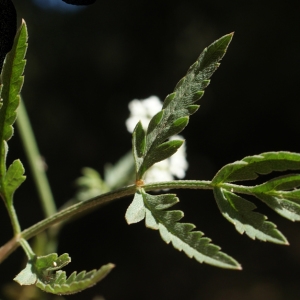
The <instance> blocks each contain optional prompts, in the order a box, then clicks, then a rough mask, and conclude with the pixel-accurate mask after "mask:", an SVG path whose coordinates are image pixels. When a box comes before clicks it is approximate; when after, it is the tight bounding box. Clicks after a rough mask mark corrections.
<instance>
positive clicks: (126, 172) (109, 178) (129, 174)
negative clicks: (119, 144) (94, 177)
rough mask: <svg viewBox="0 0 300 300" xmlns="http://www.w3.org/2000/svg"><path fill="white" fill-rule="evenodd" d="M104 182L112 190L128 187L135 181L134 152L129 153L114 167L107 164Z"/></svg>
mask: <svg viewBox="0 0 300 300" xmlns="http://www.w3.org/2000/svg"><path fill="white" fill-rule="evenodd" d="M104 179H105V180H104V181H105V184H106V185H108V186H109V188H110V190H113V189H117V188H120V187H122V186H125V185H128V184H130V183H132V182H134V180H135V165H134V159H133V156H132V151H129V152H127V153H126V154H125V155H124V156H122V157H121V158H120V159H119V160H118V161H117V162H116V163H115V164H114V165H111V164H106V165H105V168H104Z"/></svg>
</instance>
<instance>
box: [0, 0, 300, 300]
mask: <svg viewBox="0 0 300 300" xmlns="http://www.w3.org/2000/svg"><path fill="white" fill-rule="evenodd" d="M42 1H43V2H42ZM42 1H38V0H14V1H13V2H14V4H15V6H16V9H17V12H18V21H19V23H20V20H21V18H24V19H25V20H26V23H27V26H28V30H29V48H28V52H27V67H26V70H25V85H24V88H23V97H24V100H25V102H26V105H27V109H28V113H29V115H30V117H31V120H32V125H33V127H34V130H35V134H36V137H37V140H38V143H39V148H40V151H41V153H42V155H43V156H44V158H45V161H46V163H47V165H48V177H49V180H50V183H51V185H52V189H53V193H54V196H55V199H56V201H57V203H58V206H60V205H62V204H63V203H65V202H66V201H67V200H68V199H70V198H72V197H73V195H74V193H75V191H76V189H75V185H74V181H75V179H76V178H78V177H79V176H80V174H81V173H80V172H81V169H82V167H84V166H89V167H93V168H95V169H97V170H98V171H99V172H101V173H103V167H104V165H105V164H106V163H107V162H110V163H115V162H116V161H117V160H118V159H119V158H120V157H121V156H122V155H124V154H125V153H126V152H127V151H128V150H129V149H130V146H131V136H130V134H129V133H128V132H127V130H126V127H125V120H126V118H127V117H128V115H129V111H128V107H127V106H128V102H129V101H131V100H132V99H134V98H138V99H143V98H147V97H149V96H151V95H157V96H158V97H160V98H161V99H162V100H163V99H164V97H165V96H166V95H167V94H168V93H170V92H172V91H173V89H174V86H175V84H176V83H177V82H178V80H179V79H180V78H181V77H183V76H184V75H185V73H186V71H187V69H188V67H189V66H190V65H191V64H192V63H193V62H194V61H195V60H196V59H197V57H198V55H199V54H200V53H201V51H202V50H203V48H204V47H206V46H208V45H209V44H210V43H212V42H213V41H214V40H216V39H217V38H219V37H221V36H222V35H224V34H226V33H229V32H232V31H234V32H235V35H234V39H233V41H232V43H231V45H230V47H229V51H228V53H227V54H226V56H225V58H224V59H223V61H222V64H221V66H220V68H219V70H218V71H217V72H216V73H215V74H214V76H213V77H212V82H211V84H210V86H209V87H208V88H207V90H206V94H205V96H204V97H203V98H202V99H201V103H200V104H201V108H200V110H199V111H198V112H197V113H196V114H195V115H194V116H192V117H191V119H190V123H189V126H188V127H187V128H186V129H185V131H184V132H183V135H184V137H185V138H186V140H187V141H186V145H187V155H188V161H189V164H190V167H189V170H188V172H187V177H186V179H204V180H210V179H211V178H212V177H213V176H214V174H215V173H216V172H217V171H218V169H220V168H221V167H222V166H223V165H224V164H226V163H230V162H233V161H235V160H239V159H242V158H243V157H244V156H247V155H254V154H259V153H261V152H265V151H279V150H288V151H295V152H300V143H299V133H300V118H299V110H300V101H299V96H298V94H299V82H298V81H299V69H300V57H299V54H298V53H299V49H300V40H299V34H300V26H299V13H300V2H299V1H295V0H294V1H287V2H285V3H284V1H225V2H224V1H220V0H215V1H195V0H185V1H179V0H173V1H169V0H165V1H157V0H151V1H148V0H144V1H135V0H128V1H121V0H114V1H100V0H98V1H96V3H95V4H94V5H92V6H90V7H86V8H78V7H73V6H69V7H68V8H67V7H66V6H61V2H62V1H60V0H56V1H54V0H52V1H46V0H42ZM297 82H298V83H297ZM9 147H10V152H9V160H13V159H15V158H18V157H20V158H21V160H22V161H23V163H24V165H25V168H26V170H27V172H26V173H27V180H26V182H25V183H24V184H23V185H22V187H21V188H20V189H19V190H18V192H17V193H16V195H15V203H16V209H17V212H18V213H19V215H20V221H21V225H22V228H24V229H25V228H27V227H28V226H30V225H32V224H33V223H34V222H37V221H39V220H41V219H42V218H43V215H42V211H41V209H40V205H39V203H38V198H37V195H36V192H35V188H34V185H33V183H32V178H31V174H30V171H29V168H28V164H27V162H26V158H25V156H24V153H23V150H22V145H21V142H20V140H19V136H18V132H17V131H16V133H15V137H14V138H13V139H12V140H11V141H10V143H9ZM176 192H177V191H176ZM177 194H178V196H179V198H180V200H181V202H180V204H178V205H177V206H176V208H177V209H182V210H183V211H184V212H185V218H184V219H183V221H185V222H192V223H194V224H196V225H197V229H198V230H200V231H203V232H204V233H205V235H206V236H208V237H210V238H211V239H212V240H213V243H214V244H217V245H220V246H221V247H222V250H223V251H224V252H226V253H228V254H230V255H232V256H233V257H235V258H236V259H237V260H238V261H239V262H240V263H241V264H242V266H243V271H228V270H222V269H218V268H214V267H211V266H207V265H201V264H199V263H197V262H196V261H194V260H191V259H189V258H187V257H186V255H185V254H183V253H180V252H178V251H176V250H174V249H173V247H172V246H171V245H166V244H165V243H164V242H163V241H162V240H161V239H160V237H159V233H158V232H155V231H151V230H149V229H145V226H144V224H143V222H141V223H139V224H136V225H131V226H127V224H126V222H125V219H124V214H125V211H126V208H127V206H128V205H129V204H130V201H131V199H130V198H127V199H122V200H120V201H116V202H115V203H113V204H110V205H108V206H106V207H104V208H102V209H101V210H97V211H95V212H93V213H92V214H90V215H88V216H86V217H84V218H82V219H80V220H78V221H76V222H73V223H72V224H70V225H68V226H66V227H65V228H64V229H63V231H62V232H61V236H60V237H61V239H60V241H61V242H60V245H59V249H58V251H59V253H60V254H61V253H64V252H68V253H69V254H70V256H71V257H72V263H71V264H70V265H69V266H68V267H67V268H66V270H67V271H68V272H71V271H73V270H79V271H80V270H83V269H86V270H90V269H93V268H98V267H100V266H101V265H102V264H105V263H107V262H113V263H115V264H116V268H115V269H114V270H113V272H112V273H111V274H110V275H109V276H108V277H107V278H106V279H105V280H104V281H102V282H101V283H99V284H98V285H96V286H94V287H93V288H91V289H89V290H86V291H84V292H82V293H80V294H76V295H73V296H69V297H66V298H67V299H69V298H70V299H74V300H75V299H84V300H87V299H94V300H96V299H97V300H98V299H99V300H100V299H103V298H104V299H107V300H120V299H122V300H127V299H128V300H129V299H130V300H135V299H136V300H140V299H143V300H153V299H172V300H181V299H185V300H196V299H203V300H222V299H230V300H238V299H244V300H248V299H249V300H250V299H256V300H260V299H264V300H280V299H299V298H300V286H299V280H300V239H299V236H300V224H292V223H291V222H290V221H287V220H285V219H283V218H281V217H279V216H277V215H276V214H275V213H273V212H272V211H271V210H269V209H268V208H266V207H265V206H264V205H261V204H260V203H256V204H257V206H258V207H259V209H260V211H261V212H263V213H265V214H267V215H268V216H269V219H270V220H271V221H272V222H274V223H276V224H277V225H278V227H279V229H280V230H281V231H282V232H283V233H284V234H285V235H286V237H287V239H288V240H289V242H290V244H291V245H290V246H289V247H285V246H277V245H273V244H270V243H263V242H258V241H252V240H250V239H249V238H248V237H246V236H241V235H239V234H238V233H237V232H236V231H235V229H234V227H233V226H232V225H231V224H229V223H228V222H227V221H226V220H225V219H224V218H223V217H222V216H221V214H220V213H219V211H218V208H217V206H216V204H215V202H214V199H213V195H212V193H211V192H209V191H181V190H180V191H178V192H177ZM0 218H1V226H2V227H1V229H2V230H1V236H0V241H1V244H4V243H5V242H6V241H7V240H8V239H10V237H11V235H12V232H11V229H10V223H9V220H8V217H7V215H6V212H5V210H4V206H3V207H2V209H1V211H0ZM23 261H24V255H23V252H22V251H21V250H20V249H18V250H17V251H16V252H15V253H13V254H12V255H11V256H10V257H9V258H8V259H7V260H6V261H5V262H4V263H3V264H2V265H1V272H0V282H1V284H2V285H3V284H6V283H9V282H11V281H12V279H13V277H14V276H15V275H16V274H17V273H18V272H19V271H20V269H21V265H22V263H23ZM5 297H7V296H3V295H2V298H1V299H8V298H5ZM101 297H103V298H101Z"/></svg>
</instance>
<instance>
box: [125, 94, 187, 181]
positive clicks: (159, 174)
mask: <svg viewBox="0 0 300 300" xmlns="http://www.w3.org/2000/svg"><path fill="white" fill-rule="evenodd" d="M128 107H129V110H130V116H129V118H128V119H127V120H126V127H127V130H128V131H129V132H131V133H132V132H133V130H134V128H135V126H136V124H137V123H138V122H139V121H141V123H142V125H143V128H144V129H147V126H148V124H149V122H150V120H151V118H152V117H153V116H154V115H155V114H156V113H158V112H159V111H160V110H161V108H162V102H161V101H160V99H159V98H158V97H156V96H151V97H149V98H147V99H144V100H137V99H134V100H132V101H131V102H130V103H129V105H128ZM170 139H171V140H175V139H176V140H183V137H182V136H181V135H174V136H172V137H171V138H170ZM187 168H188V162H187V160H186V147H185V144H183V145H182V146H181V147H180V148H179V149H178V151H177V152H176V153H175V154H173V155H172V156H171V157H169V158H167V159H165V160H163V161H160V162H158V163H156V164H155V165H154V166H152V167H151V168H150V169H149V170H148V171H147V172H146V176H145V181H147V182H157V181H170V180H173V179H174V176H176V177H177V178H179V179H182V178H184V176H185V172H186V170H187Z"/></svg>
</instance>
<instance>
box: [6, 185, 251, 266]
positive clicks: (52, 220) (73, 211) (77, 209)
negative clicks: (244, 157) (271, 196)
mask: <svg viewBox="0 0 300 300" xmlns="http://www.w3.org/2000/svg"><path fill="white" fill-rule="evenodd" d="M222 187H224V188H226V189H229V190H233V191H234V192H239V193H244V194H251V187H248V186H237V185H234V184H228V183H226V184H222ZM143 188H144V189H145V191H155V190H164V189H182V188H186V189H213V188H214V185H212V184H211V181H206V180H203V181H198V180H178V181H168V182H158V183H152V184H146V185H144V186H143ZM136 189H137V187H136V186H135V185H130V186H126V187H123V188H120V189H117V190H115V191H112V192H109V193H106V194H102V195H100V196H97V197H95V198H92V199H89V200H86V201H82V202H79V203H76V204H74V205H72V206H70V207H67V208H65V209H64V210H62V211H59V212H57V213H56V214H54V215H52V216H50V217H48V218H46V219H44V220H42V221H40V222H38V223H36V224H34V225H32V226H31V227H29V228H27V229H25V230H23V231H22V232H21V233H20V235H19V237H20V238H23V239H25V240H28V239H30V238H32V237H34V236H35V235H37V234H38V233H40V232H42V231H44V230H45V229H47V228H49V227H50V226H52V225H54V224H56V223H59V222H62V221H65V220H67V219H69V218H71V217H73V216H79V215H81V214H83V213H86V212H87V211H89V210H91V209H95V208H96V207H99V206H101V205H103V204H105V203H108V202H111V201H113V200H116V199H120V198H124V197H126V196H130V195H133V194H134V193H135V191H136ZM18 246H19V243H18V241H17V239H16V238H13V239H11V240H10V241H9V242H7V243H6V244H5V245H4V246H3V247H1V248H0V263H1V262H2V261H3V260H4V259H6V258H7V257H8V256H9V255H10V254H11V253H12V252H13V251H15V250H16V249H17V248H18Z"/></svg>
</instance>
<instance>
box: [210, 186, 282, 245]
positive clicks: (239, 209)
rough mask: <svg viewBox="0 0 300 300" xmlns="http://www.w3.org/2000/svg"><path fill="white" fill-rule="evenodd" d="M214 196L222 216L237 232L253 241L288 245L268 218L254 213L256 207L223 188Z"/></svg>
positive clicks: (218, 189)
mask: <svg viewBox="0 0 300 300" xmlns="http://www.w3.org/2000/svg"><path fill="white" fill-rule="evenodd" d="M214 195H215V199H216V201H217V204H218V207H219V209H220V211H221V213H222V215H223V216H224V217H225V218H226V219H227V220H228V221H229V222H231V223H232V224H234V226H235V228H236V230H237V231H238V232H239V233H241V234H243V233H244V232H245V233H246V234H247V235H248V236H249V237H250V238H252V239H259V240H261V241H268V242H272V243H277V244H288V242H287V240H286V238H285V237H284V236H283V235H282V233H281V232H280V231H278V230H277V229H276V225H275V224H273V223H271V222H268V221H266V219H267V218H266V217H265V216H264V215H262V214H260V213H257V212H254V211H253V210H254V209H255V208H256V206H255V205H254V204H253V203H252V202H250V201H247V200H245V199H243V198H241V197H239V196H237V195H235V194H234V193H231V192H229V191H226V190H225V189H223V188H214Z"/></svg>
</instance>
